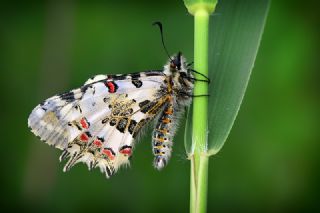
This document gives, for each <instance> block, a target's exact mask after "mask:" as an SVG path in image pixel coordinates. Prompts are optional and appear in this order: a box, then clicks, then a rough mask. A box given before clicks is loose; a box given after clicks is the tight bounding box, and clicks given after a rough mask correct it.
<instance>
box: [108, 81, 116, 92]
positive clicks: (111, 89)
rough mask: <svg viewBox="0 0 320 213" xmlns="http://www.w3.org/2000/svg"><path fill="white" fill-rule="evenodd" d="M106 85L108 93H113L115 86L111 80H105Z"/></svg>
mask: <svg viewBox="0 0 320 213" xmlns="http://www.w3.org/2000/svg"><path fill="white" fill-rule="evenodd" d="M107 87H108V89H109V92H110V93H115V91H116V87H115V85H114V83H113V82H112V81H108V82H107Z"/></svg>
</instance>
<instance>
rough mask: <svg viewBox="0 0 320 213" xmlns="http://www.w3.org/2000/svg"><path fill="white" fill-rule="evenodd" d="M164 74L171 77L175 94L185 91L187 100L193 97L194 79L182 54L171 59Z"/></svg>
mask: <svg viewBox="0 0 320 213" xmlns="http://www.w3.org/2000/svg"><path fill="white" fill-rule="evenodd" d="M164 74H166V75H167V76H170V77H171V79H172V85H173V90H174V91H175V92H177V93H179V94H180V93H181V91H183V94H185V95H186V97H187V98H189V97H190V96H191V95H192V90H193V85H194V77H193V75H192V72H191V69H190V68H189V65H188V64H187V62H186V59H185V58H184V57H183V55H182V54H181V52H178V53H177V54H176V55H174V56H171V57H170V59H169V61H168V63H167V64H166V66H165V67H164ZM185 95H183V96H185ZM179 96H181V95H179Z"/></svg>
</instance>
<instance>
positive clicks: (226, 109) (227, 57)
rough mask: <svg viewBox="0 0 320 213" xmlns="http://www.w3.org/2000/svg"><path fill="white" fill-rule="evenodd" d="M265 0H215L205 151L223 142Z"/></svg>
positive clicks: (212, 151)
mask: <svg viewBox="0 0 320 213" xmlns="http://www.w3.org/2000/svg"><path fill="white" fill-rule="evenodd" d="M268 8H269V0H260V1H256V0H225V1H219V4H218V5H217V8H216V12H215V14H214V15H213V17H212V20H211V21H210V33H209V78H210V79H211V80H212V82H211V84H210V85H209V93H210V98H209V108H208V109H209V111H208V116H209V118H208V119H209V124H208V125H209V126H208V127H209V128H208V129H209V137H208V148H209V149H208V152H209V154H210V155H214V154H216V153H217V152H218V151H219V150H220V149H221V147H222V146H223V144H224V142H225V141H226V139H227V137H228V135H229V133H230V130H231V127H232V125H233V123H234V120H235V118H236V116H237V113H238V111H239V108H240V105H241V102H242V99H243V97H244V94H245V90H246V87H247V84H248V81H249V78H250V74H251V70H252V68H253V65H254V60H255V58H256V55H257V52H258V48H259V43H260V40H261V36H262V32H263V29H264V25H265V21H266V16H267V13H268Z"/></svg>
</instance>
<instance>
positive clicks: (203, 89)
mask: <svg viewBox="0 0 320 213" xmlns="http://www.w3.org/2000/svg"><path fill="white" fill-rule="evenodd" d="M194 17H195V26H194V27H195V29H194V30H195V34H194V68H195V70H196V71H198V72H201V73H202V74H204V75H205V76H208V36H209V35H208V30H209V12H208V11H207V10H205V9H198V10H197V11H196V12H195V14H194ZM195 77H196V78H197V79H201V78H202V77H201V76H200V75H196V76H195ZM204 94H208V83H206V82H200V81H196V82H195V87H194V95H195V96H196V95H204ZM207 111H208V98H207V97H199V98H194V100H193V138H192V139H193V144H194V153H193V156H192V157H191V180H190V181H191V183H190V186H191V192H190V211H191V212H192V213H195V212H196V213H199V212H206V206H207V185H208V181H207V180H208V156H207V135H208V131H207V125H208V121H207V117H208V115H207Z"/></svg>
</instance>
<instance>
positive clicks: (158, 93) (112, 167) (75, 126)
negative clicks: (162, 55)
mask: <svg viewBox="0 0 320 213" xmlns="http://www.w3.org/2000/svg"><path fill="white" fill-rule="evenodd" d="M165 78H166V76H165V75H164V74H163V73H162V72H156V71H154V72H152V71H150V72H145V73H136V74H130V75H112V76H106V75H98V76H96V77H94V78H92V79H89V80H88V81H87V82H86V83H85V84H84V86H82V87H81V88H78V89H75V90H72V91H70V92H67V93H64V94H61V95H56V96H53V97H51V98H49V99H47V100H46V101H44V102H43V103H41V104H39V105H38V106H37V107H36V108H35V109H34V110H33V111H32V113H31V114H30V116H29V119H28V125H29V127H30V128H31V130H32V132H33V133H34V134H35V135H37V136H39V137H40V139H41V140H43V141H45V142H46V143H48V144H50V145H52V146H55V147H57V148H59V149H62V150H64V151H63V153H62V155H61V156H60V160H63V159H66V158H69V160H68V162H67V164H66V165H65V167H64V171H67V170H69V169H70V168H71V167H72V166H73V165H75V164H76V163H78V162H84V163H86V164H87V165H88V167H89V169H91V168H94V167H99V168H100V170H101V171H102V172H105V174H106V176H107V177H110V176H111V175H112V174H113V173H114V172H115V171H117V170H118V168H119V167H120V166H121V165H124V164H128V163H129V160H128V158H129V157H130V155H131V153H132V149H133V145H134V138H135V137H136V136H137V134H138V133H139V132H140V130H141V128H143V127H144V126H145V124H146V123H148V122H149V121H150V120H152V119H153V118H154V117H155V116H156V115H157V114H158V112H159V111H161V109H162V108H163V105H164V98H165V94H166V93H165V83H164V80H165Z"/></svg>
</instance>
